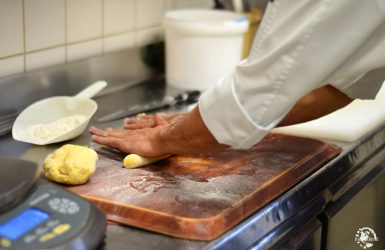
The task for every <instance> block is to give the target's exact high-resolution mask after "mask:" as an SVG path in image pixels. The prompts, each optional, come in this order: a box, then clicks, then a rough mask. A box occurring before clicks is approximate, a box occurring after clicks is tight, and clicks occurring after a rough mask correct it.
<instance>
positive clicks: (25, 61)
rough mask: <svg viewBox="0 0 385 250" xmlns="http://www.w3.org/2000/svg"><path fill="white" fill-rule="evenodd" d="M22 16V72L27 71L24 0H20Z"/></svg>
mask: <svg viewBox="0 0 385 250" xmlns="http://www.w3.org/2000/svg"><path fill="white" fill-rule="evenodd" d="M22 18H23V53H22V55H23V61H24V62H23V64H24V65H23V66H24V67H23V72H27V59H26V50H27V48H26V47H27V46H26V44H27V41H26V40H27V39H26V33H25V32H26V28H25V0H22Z"/></svg>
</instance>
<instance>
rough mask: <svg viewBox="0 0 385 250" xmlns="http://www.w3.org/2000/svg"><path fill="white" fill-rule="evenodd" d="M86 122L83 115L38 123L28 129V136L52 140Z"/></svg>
mask: <svg viewBox="0 0 385 250" xmlns="http://www.w3.org/2000/svg"><path fill="white" fill-rule="evenodd" d="M86 120H87V117H86V116H85V115H71V116H66V117H64V118H61V119H59V120H56V121H54V122H51V123H44V124H43V123H38V124H35V125H32V126H29V127H28V133H29V135H30V136H33V137H36V138H39V139H43V140H52V139H55V138H57V137H59V136H61V135H64V134H66V133H68V132H69V131H71V130H72V129H74V128H76V127H77V126H78V125H80V124H82V123H83V122H84V121H86Z"/></svg>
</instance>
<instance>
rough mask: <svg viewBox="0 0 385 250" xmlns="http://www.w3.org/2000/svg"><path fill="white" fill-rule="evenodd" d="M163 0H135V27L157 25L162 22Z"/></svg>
mask: <svg viewBox="0 0 385 250" xmlns="http://www.w3.org/2000/svg"><path fill="white" fill-rule="evenodd" d="M165 10H166V8H165V1H164V0H138V1H137V28H147V27H152V26H157V25H160V24H161V23H162V20H163V16H164V12H165Z"/></svg>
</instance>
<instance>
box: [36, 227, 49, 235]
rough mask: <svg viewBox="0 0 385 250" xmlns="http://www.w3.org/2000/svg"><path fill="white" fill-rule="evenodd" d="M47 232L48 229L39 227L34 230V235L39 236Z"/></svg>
mask: <svg viewBox="0 0 385 250" xmlns="http://www.w3.org/2000/svg"><path fill="white" fill-rule="evenodd" d="M48 231H49V228H48V227H39V228H37V229H36V230H35V232H36V234H38V235H41V234H44V233H46V232H48Z"/></svg>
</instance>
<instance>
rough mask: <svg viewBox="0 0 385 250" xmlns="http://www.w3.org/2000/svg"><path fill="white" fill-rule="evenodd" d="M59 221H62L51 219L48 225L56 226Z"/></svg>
mask: <svg viewBox="0 0 385 250" xmlns="http://www.w3.org/2000/svg"><path fill="white" fill-rule="evenodd" d="M59 222H60V221H59V220H50V221H48V222H47V226H48V227H54V226H56V225H57V224H59Z"/></svg>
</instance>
